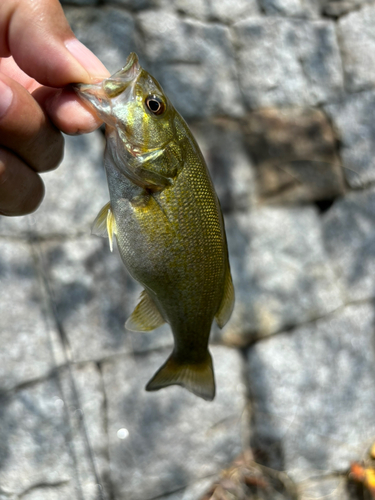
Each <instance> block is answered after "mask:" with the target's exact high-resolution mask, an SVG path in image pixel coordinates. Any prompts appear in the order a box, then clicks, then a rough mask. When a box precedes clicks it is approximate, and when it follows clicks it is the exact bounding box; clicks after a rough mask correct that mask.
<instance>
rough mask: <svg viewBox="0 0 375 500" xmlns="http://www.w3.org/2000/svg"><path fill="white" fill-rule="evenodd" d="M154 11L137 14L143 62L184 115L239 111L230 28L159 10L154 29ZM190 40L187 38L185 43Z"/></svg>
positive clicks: (231, 114)
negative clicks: (160, 20)
mask: <svg viewBox="0 0 375 500" xmlns="http://www.w3.org/2000/svg"><path fill="white" fill-rule="evenodd" d="M159 15H160V14H159V12H158V11H152V10H150V11H145V12H141V13H140V14H138V16H137V21H138V23H139V26H140V29H141V32H142V35H143V43H144V46H143V51H144V55H145V61H141V62H144V67H145V69H146V70H147V71H149V72H150V73H151V74H152V75H153V76H155V77H156V78H157V80H158V81H159V83H160V84H161V85H162V87H163V89H164V90H165V92H166V94H167V95H168V97H169V98H170V99H171V101H172V103H173V105H174V106H175V108H176V109H177V110H178V111H179V112H180V113H181V115H182V116H183V117H184V118H201V117H207V116H215V115H222V114H226V115H228V116H239V115H241V114H242V113H243V106H242V99H241V95H240V89H239V86H238V82H237V74H236V66H235V61H234V51H233V47H232V44H231V42H230V38H229V30H228V28H226V27H225V26H221V25H219V24H214V23H210V24H204V23H201V22H198V21H194V20H188V19H181V18H180V17H179V16H177V15H175V14H172V13H165V14H164V15H163V23H161V24H160V25H158V27H157V29H155V23H154V20H155V18H158V16H159ZM186 40H189V43H187V42H186Z"/></svg>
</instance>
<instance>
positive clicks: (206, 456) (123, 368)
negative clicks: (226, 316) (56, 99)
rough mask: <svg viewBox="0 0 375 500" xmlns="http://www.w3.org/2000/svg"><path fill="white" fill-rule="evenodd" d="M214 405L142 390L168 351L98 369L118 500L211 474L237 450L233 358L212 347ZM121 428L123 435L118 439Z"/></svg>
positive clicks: (239, 394)
mask: <svg viewBox="0 0 375 500" xmlns="http://www.w3.org/2000/svg"><path fill="white" fill-rule="evenodd" d="M211 351H212V356H213V359H214V367H215V375H216V382H217V394H216V398H215V400H214V401H213V402H211V403H208V402H206V401H203V400H201V399H198V398H197V397H196V396H194V395H193V394H191V393H189V392H187V391H186V390H183V389H181V388H180V387H176V386H175V387H169V388H167V389H163V390H162V391H160V392H155V393H147V392H146V391H145V390H144V386H145V384H146V382H147V381H148V380H149V379H150V378H151V376H152V375H153V373H154V372H155V371H156V369H157V368H159V367H160V366H161V364H162V363H164V361H165V360H166V358H167V356H168V355H169V352H170V351H161V352H154V353H152V354H150V355H149V356H147V358H145V357H144V356H139V357H138V356H136V357H134V358H132V357H129V356H126V357H121V358H118V359H116V360H115V361H113V362H111V363H104V364H103V374H104V382H105V388H106V395H107V402H108V403H107V404H108V438H109V447H110V461H111V462H110V466H111V474H112V482H113V486H114V491H115V494H116V497H117V498H127V499H129V500H133V499H141V500H144V499H146V498H154V497H157V496H159V495H163V494H164V495H165V494H167V493H171V492H173V491H175V490H176V489H178V488H183V487H185V486H187V485H188V484H191V483H193V482H195V481H197V480H199V479H203V478H205V477H207V476H209V475H212V474H215V473H217V472H219V471H220V469H221V468H222V467H223V466H225V465H226V464H229V463H230V462H231V461H232V459H233V458H234V457H235V456H237V455H238V454H239V453H240V451H241V421H242V420H243V415H244V409H245V397H244V396H245V394H244V386H243V383H242V376H241V375H242V373H241V358H240V356H239V353H237V352H235V351H232V350H230V349H228V348H223V347H213V348H212V349H211ZM120 429H126V430H127V432H128V435H127V434H125V435H127V437H126V438H125V439H120V438H119V437H118V436H121V433H119V431H120Z"/></svg>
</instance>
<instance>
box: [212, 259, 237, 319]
mask: <svg viewBox="0 0 375 500" xmlns="http://www.w3.org/2000/svg"><path fill="white" fill-rule="evenodd" d="M233 307H234V287H233V282H232V276H231V274H230V268H229V264H227V269H226V271H225V279H224V293H223V298H222V299H221V304H220V307H219V310H218V311H217V313H216V315H215V320H216V323H217V324H218V326H219V328H223V326H224V325H226V324H227V322H228V321H229V318H230V317H231V314H232V311H233Z"/></svg>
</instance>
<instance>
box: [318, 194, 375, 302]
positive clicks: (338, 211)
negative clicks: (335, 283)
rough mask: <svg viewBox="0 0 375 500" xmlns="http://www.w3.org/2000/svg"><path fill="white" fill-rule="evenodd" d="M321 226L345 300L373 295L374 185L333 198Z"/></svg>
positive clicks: (374, 292)
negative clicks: (342, 196) (337, 198)
mask: <svg viewBox="0 0 375 500" xmlns="http://www.w3.org/2000/svg"><path fill="white" fill-rule="evenodd" d="M323 229H324V233H323V234H324V240H325V245H326V248H327V250H328V252H329V255H330V257H331V261H332V265H333V266H334V267H335V269H336V274H337V275H338V276H339V279H340V283H341V287H342V290H343V291H344V293H345V297H346V300H347V301H353V300H366V299H369V298H373V297H375V279H374V276H375V245H374V234H375V189H374V188H372V189H369V190H367V191H360V192H356V193H350V194H349V195H347V196H346V197H345V198H344V199H342V200H338V201H336V202H335V204H334V205H333V206H332V207H331V209H330V210H329V211H328V212H327V213H326V214H325V216H324V219H323Z"/></svg>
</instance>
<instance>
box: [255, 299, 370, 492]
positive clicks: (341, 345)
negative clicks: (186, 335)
mask: <svg viewBox="0 0 375 500" xmlns="http://www.w3.org/2000/svg"><path fill="white" fill-rule="evenodd" d="M374 320H375V310H374V304H373V303H368V304H361V305H352V306H347V307H346V308H345V309H341V310H340V311H337V312H336V313H334V314H332V315H329V316H327V317H326V318H324V319H321V320H318V321H317V322H314V323H312V324H310V325H305V326H303V327H301V328H297V329H295V330H294V331H293V332H287V333H282V334H279V335H277V336H275V337H272V338H269V339H265V340H264V341H262V342H259V343H258V344H256V345H255V346H253V347H252V348H250V349H249V351H248V377H249V384H250V388H251V398H252V411H253V415H252V417H253V429H252V431H253V438H252V442H253V449H254V452H255V453H256V455H255V458H256V459H257V461H258V462H259V461H261V462H262V463H266V464H267V465H269V466H271V467H273V468H276V469H277V470H283V471H286V472H287V473H288V474H289V475H290V476H291V477H292V479H294V480H295V481H296V482H298V483H299V482H302V481H306V480H308V479H310V480H311V479H312V478H314V477H316V476H319V475H321V474H325V475H327V474H330V473H333V472H336V471H341V472H343V473H344V472H345V471H346V470H347V469H348V467H349V465H350V463H351V461H353V460H360V459H361V458H362V457H363V455H364V453H366V451H367V449H368V447H369V446H370V445H371V443H372V442H373V440H374V426H373V421H372V419H371V418H370V415H372V414H373V412H374V410H375V401H374V398H373V387H374V383H375V369H374V366H375V357H374V343H373V331H374ZM257 457H258V458H257ZM332 489H333V490H334V487H333V488H332ZM331 493H332V492H331ZM334 498H337V497H334Z"/></svg>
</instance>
